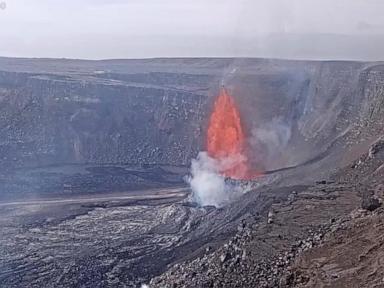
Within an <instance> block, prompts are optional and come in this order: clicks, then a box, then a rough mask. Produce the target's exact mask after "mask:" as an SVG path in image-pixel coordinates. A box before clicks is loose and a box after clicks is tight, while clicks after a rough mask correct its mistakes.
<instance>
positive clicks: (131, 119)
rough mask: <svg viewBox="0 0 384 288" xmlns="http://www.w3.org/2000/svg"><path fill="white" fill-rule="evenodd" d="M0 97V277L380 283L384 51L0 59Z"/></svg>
mask: <svg viewBox="0 0 384 288" xmlns="http://www.w3.org/2000/svg"><path fill="white" fill-rule="evenodd" d="M232 71H236V72H235V73H233V72H232ZM223 83H224V84H225V85H224V86H223V85H222V84H223ZM0 104H1V105H0V119H1V121H0V139H1V141H0V159H1V161H0V167H1V169H0V207H1V209H0V215H1V217H0V221H1V226H0V229H1V232H0V248H1V249H0V286H1V287H141V286H142V285H144V284H145V285H148V286H149V287H151V288H152V287H381V286H380V285H384V282H383V279H382V275H383V272H384V268H383V267H384V265H381V264H380V263H381V260H380V257H381V256H380V255H382V254H383V251H384V250H383V239H382V231H383V227H384V226H383V215H384V214H383V208H382V207H381V203H382V201H383V191H384V189H383V187H384V183H383V181H384V180H383V179H384V177H383V176H384V175H383V173H384V169H383V166H382V165H383V164H382V163H383V161H384V150H383V148H384V145H383V143H384V140H383V139H384V138H383V136H384V135H383V130H382V129H383V128H382V127H383V121H384V118H383V113H382V112H383V109H384V64H383V63H380V62H375V63H374V62H347V61H289V60H271V59H249V58H244V59H243V58H236V59H230V58H190V59H183V58H175V59H147V60H104V61H85V60H67V59H12V58H0ZM200 151H207V153H208V155H210V157H212V158H214V159H216V160H218V161H221V160H223V159H224V160H228V159H230V160H232V162H231V164H230V165H229V168H228V167H226V166H223V167H224V168H223V169H221V170H220V171H219V172H220V174H221V175H222V177H224V178H225V177H227V179H226V181H227V182H231V183H233V185H234V187H235V186H236V187H248V188H247V189H245V188H244V189H243V190H244V191H246V193H245V192H244V193H242V194H241V195H239V196H238V197H236V199H233V201H232V202H231V203H227V204H226V205H225V206H223V207H218V208H217V207H213V206H201V205H200V206H199V205H196V203H194V201H193V195H191V189H190V187H189V186H188V185H187V183H186V182H185V181H184V177H185V175H187V174H188V173H189V169H190V163H191V160H192V159H194V158H196V157H197V155H198V154H199V152H200ZM365 227H370V229H368V228H365ZM341 259H343V261H342V260H341ZM356 275H358V277H357V276H356ZM351 279H353V281H352V280H351Z"/></svg>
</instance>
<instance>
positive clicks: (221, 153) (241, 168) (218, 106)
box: [207, 88, 256, 179]
mask: <svg viewBox="0 0 384 288" xmlns="http://www.w3.org/2000/svg"><path fill="white" fill-rule="evenodd" d="M244 149H245V135H244V132H243V128H242V126H241V120H240V113H239V110H238V109H237V107H236V105H235V102H234V100H233V98H232V97H231V96H230V95H229V94H228V92H227V91H226V90H225V89H224V88H223V89H221V91H220V95H219V97H218V98H217V99H216V101H215V104H214V109H213V112H212V115H211V118H210V121H209V127H208V133H207V151H208V154H209V156H211V157H212V158H215V159H217V160H218V161H219V162H220V166H221V171H220V172H221V173H222V174H223V175H225V176H227V177H231V178H234V179H250V178H252V177H254V176H255V174H256V173H254V172H252V171H251V169H250V168H249V163H248V159H247V157H246V154H245V151H244Z"/></svg>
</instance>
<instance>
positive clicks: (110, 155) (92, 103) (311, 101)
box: [0, 58, 384, 170]
mask: <svg viewBox="0 0 384 288" xmlns="http://www.w3.org/2000/svg"><path fill="white" fill-rule="evenodd" d="M383 67H384V66H383V65H379V64H367V63H354V62H323V63H322V62H298V61H277V60H274V61H272V60H270V61H269V60H259V59H237V60H236V59H173V60H172V59H168V60H167V59H157V60H131V61H129V60H113V61H112V60H111V61H76V60H46V59H45V60H44V59H41V60H29V59H7V58H1V59H0V71H1V72H0V103H1V105H0V119H1V126H0V139H1V141H0V159H1V165H2V166H3V167H25V166H45V165H51V164H55V165H61V164H64V163H94V164H101V163H102V164H105V163H109V164H121V163H140V164H170V165H188V163H189V160H190V159H191V158H192V157H194V156H195V155H196V153H197V151H198V150H200V149H202V148H204V131H205V128H206V127H205V126H206V121H207V113H209V112H210V109H211V104H212V101H213V97H214V96H215V95H216V93H217V89H218V87H220V85H221V83H223V84H224V85H226V86H227V87H228V89H230V91H231V92H232V94H233V96H234V97H235V99H236V101H237V102H238V105H239V107H240V110H241V114H242V117H243V119H244V125H245V127H246V131H247V133H248V135H247V136H248V139H249V144H250V147H251V149H250V150H251V151H250V153H251V154H252V158H253V162H254V165H255V166H259V167H261V168H262V169H265V170H273V169H279V168H283V167H288V166H295V165H299V164H301V163H305V162H306V161H310V160H311V159H313V158H316V157H319V156H321V154H322V153H326V151H327V149H328V148H329V147H330V145H332V143H334V141H336V139H338V138H339V137H342V136H344V134H346V133H348V132H349V131H350V130H351V129H352V130H353V129H358V130H359V131H360V130H361V129H360V128H362V127H368V126H370V124H369V123H371V122H372V123H375V125H377V124H378V121H381V120H380V119H381V115H380V114H381V113H380V111H381V109H382V106H383V103H382V100H381V99H382V97H380V95H382V93H383V91H382V87H383V85H382V84H383V81H384V76H383V69H384V68H383ZM380 93H381V94H380ZM372 123H371V124H372ZM380 123H381V122H380Z"/></svg>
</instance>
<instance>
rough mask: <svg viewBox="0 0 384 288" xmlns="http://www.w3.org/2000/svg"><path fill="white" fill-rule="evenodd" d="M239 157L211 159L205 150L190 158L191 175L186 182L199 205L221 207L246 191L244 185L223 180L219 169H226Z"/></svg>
mask: <svg viewBox="0 0 384 288" xmlns="http://www.w3.org/2000/svg"><path fill="white" fill-rule="evenodd" d="M237 161H241V159H233V158H232V159H223V160H222V161H219V160H216V159H213V158H211V157H209V156H208V154H207V153H206V152H200V153H199V155H198V156H197V158H196V159H193V160H192V165H191V176H189V177H188V178H187V182H188V183H189V184H190V186H191V189H192V196H193V198H194V200H195V201H196V202H197V204H199V205H201V206H208V205H210V206H215V207H222V206H224V205H226V204H228V203H229V202H231V201H233V200H234V199H235V198H237V197H239V196H240V195H241V194H243V193H244V192H246V189H244V188H245V187H241V186H240V185H236V184H234V183H229V182H228V181H225V177H224V176H222V175H220V173H219V171H223V170H226V168H229V167H230V166H232V165H235V164H236V163H238V162H237Z"/></svg>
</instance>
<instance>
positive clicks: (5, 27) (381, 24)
mask: <svg viewBox="0 0 384 288" xmlns="http://www.w3.org/2000/svg"><path fill="white" fill-rule="evenodd" d="M383 11H384V1H383V0H125V1H123V0H65V1H64V0H0V55H1V56H9V57H52V58H83V59H110V58H149V57H273V58H294V59H343V60H344V59H351V60H384V52H383V51H384V17H382V13H383Z"/></svg>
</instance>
